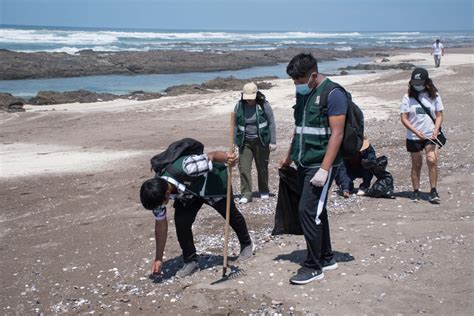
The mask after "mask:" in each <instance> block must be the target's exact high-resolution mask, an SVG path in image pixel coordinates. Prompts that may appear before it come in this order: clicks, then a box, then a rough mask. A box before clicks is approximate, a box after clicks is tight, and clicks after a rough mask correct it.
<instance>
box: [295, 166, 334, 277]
mask: <svg viewBox="0 0 474 316" xmlns="http://www.w3.org/2000/svg"><path fill="white" fill-rule="evenodd" d="M317 171H318V168H316V169H309V168H303V167H298V184H299V186H300V188H301V198H300V203H299V215H300V222H301V228H302V229H303V235H304V238H305V240H306V249H307V255H306V260H305V262H304V263H303V266H305V267H308V268H311V269H315V270H321V261H322V260H331V259H332V257H333V253H332V249H331V237H330V234H329V221H328V214H327V210H326V203H327V199H328V194H329V188H330V186H331V183H332V181H333V180H334V172H333V168H331V169H330V170H329V175H328V179H327V180H326V183H325V184H324V186H323V187H315V186H313V185H312V184H311V182H310V180H311V178H312V177H313V176H314V174H315V173H316V172H317Z"/></svg>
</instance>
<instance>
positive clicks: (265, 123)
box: [258, 122, 268, 128]
mask: <svg viewBox="0 0 474 316" xmlns="http://www.w3.org/2000/svg"><path fill="white" fill-rule="evenodd" d="M267 126H268V122H263V123H260V124H258V128H264V127H267Z"/></svg>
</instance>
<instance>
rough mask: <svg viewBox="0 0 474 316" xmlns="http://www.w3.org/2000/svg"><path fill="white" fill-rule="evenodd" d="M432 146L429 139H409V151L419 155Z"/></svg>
mask: <svg viewBox="0 0 474 316" xmlns="http://www.w3.org/2000/svg"><path fill="white" fill-rule="evenodd" d="M430 144H432V142H430V141H429V140H428V139H420V140H412V139H407V151H408V152H410V153H417V152H420V151H422V150H423V149H424V148H425V147H426V146H427V145H430Z"/></svg>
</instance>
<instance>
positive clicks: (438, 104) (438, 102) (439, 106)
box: [435, 94, 444, 112]
mask: <svg viewBox="0 0 474 316" xmlns="http://www.w3.org/2000/svg"><path fill="white" fill-rule="evenodd" d="M443 110H444V106H443V101H442V100H441V97H440V95H439V94H438V95H437V96H436V100H435V111H436V112H441V111H443Z"/></svg>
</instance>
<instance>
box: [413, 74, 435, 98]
mask: <svg viewBox="0 0 474 316" xmlns="http://www.w3.org/2000/svg"><path fill="white" fill-rule="evenodd" d="M425 89H426V91H427V92H428V95H429V96H430V98H431V99H432V100H434V99H436V97H437V96H438V89H437V88H436V87H435V85H434V83H433V80H431V78H427V79H426V80H425ZM418 94H420V93H419V92H418V91H416V90H415V89H414V88H413V86H412V85H411V84H409V85H408V96H409V97H410V98H415V97H418Z"/></svg>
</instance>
